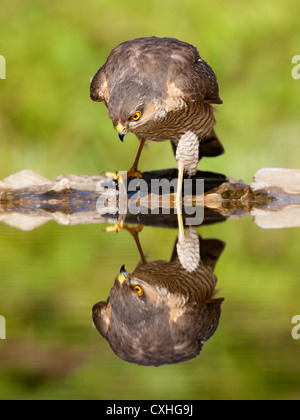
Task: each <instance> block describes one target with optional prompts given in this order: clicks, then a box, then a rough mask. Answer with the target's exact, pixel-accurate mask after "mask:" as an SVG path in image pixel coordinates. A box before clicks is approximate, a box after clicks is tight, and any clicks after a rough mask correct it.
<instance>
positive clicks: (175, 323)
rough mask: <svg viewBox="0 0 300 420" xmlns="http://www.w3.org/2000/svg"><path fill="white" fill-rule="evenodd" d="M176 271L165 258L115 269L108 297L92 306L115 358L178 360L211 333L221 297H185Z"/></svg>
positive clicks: (189, 354)
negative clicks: (113, 281)
mask: <svg viewBox="0 0 300 420" xmlns="http://www.w3.org/2000/svg"><path fill="white" fill-rule="evenodd" d="M169 267H170V270H169V271H171V272H170V273H169V272H168V268H169ZM179 271H180V268H179V264H178V263H177V262H174V263H169V262H167V261H154V262H152V263H151V262H150V263H147V264H146V265H140V264H139V265H138V266H137V268H136V269H135V270H134V272H133V273H128V272H127V271H126V270H125V267H124V266H122V267H121V270H120V273H119V275H118V276H117V278H116V280H115V283H114V285H113V287H112V289H111V291H110V294H109V298H108V300H107V301H106V302H99V303H97V304H96V305H95V306H94V308H93V321H94V325H95V327H96V328H97V330H98V331H99V332H100V333H101V335H102V336H103V337H104V338H105V339H106V340H107V341H108V342H109V344H110V346H111V348H112V350H113V351H114V353H115V354H116V355H117V356H118V357H120V358H121V359H123V360H126V361H128V362H131V363H137V364H139V365H152V366H153V365H154V366H159V365H162V364H166V363H168V364H173V363H179V362H183V361H185V360H189V359H191V358H193V357H196V356H197V355H198V354H199V353H200V352H201V350H202V347H203V345H204V343H205V342H206V341H207V340H208V339H209V338H210V337H211V336H212V335H213V334H214V333H215V331H216V329H217V327H218V323H219V318H220V315H221V305H222V302H223V299H222V298H221V299H215V298H214V297H213V296H209V297H207V298H205V299H201V296H200V295H201V294H202V293H201V292H200V293H199V300H198V299H195V297H194V298H192V297H191V299H189V297H188V294H189V285H188V284H186V285H185V283H186V279H185V277H182V278H180V279H178V278H177V277H178V273H179ZM211 276H213V274H212V272H211ZM192 284H193V286H192V289H193V290H192V292H191V293H194V292H195V284H194V283H193V282H192ZM185 286H186V287H187V290H186V291H185V290H184V289H185ZM186 294H187V295H186ZM212 294H213V291H212Z"/></svg>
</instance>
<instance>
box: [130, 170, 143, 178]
mask: <svg viewBox="0 0 300 420" xmlns="http://www.w3.org/2000/svg"><path fill="white" fill-rule="evenodd" d="M130 177H132V178H143V174H142V172H141V171H139V170H138V169H135V168H131V169H129V171H128V172H127V178H130Z"/></svg>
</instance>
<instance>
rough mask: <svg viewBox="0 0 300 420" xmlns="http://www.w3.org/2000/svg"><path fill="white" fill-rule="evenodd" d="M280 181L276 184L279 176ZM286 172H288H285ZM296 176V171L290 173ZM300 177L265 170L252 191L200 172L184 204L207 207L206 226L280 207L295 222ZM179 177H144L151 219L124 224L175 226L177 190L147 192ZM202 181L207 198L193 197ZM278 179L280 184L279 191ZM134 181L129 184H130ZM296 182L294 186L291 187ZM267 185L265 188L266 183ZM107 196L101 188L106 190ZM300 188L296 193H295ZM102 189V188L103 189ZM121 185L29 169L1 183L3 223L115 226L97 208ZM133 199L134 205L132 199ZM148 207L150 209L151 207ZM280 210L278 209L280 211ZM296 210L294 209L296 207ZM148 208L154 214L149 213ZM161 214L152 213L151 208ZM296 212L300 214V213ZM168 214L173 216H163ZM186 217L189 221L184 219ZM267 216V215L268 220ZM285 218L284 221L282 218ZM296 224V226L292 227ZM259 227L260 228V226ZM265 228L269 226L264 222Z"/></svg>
mask: <svg viewBox="0 0 300 420" xmlns="http://www.w3.org/2000/svg"><path fill="white" fill-rule="evenodd" d="M278 171H280V179H281V180H282V178H283V176H284V179H285V181H284V183H283V182H282V181H281V183H280V182H279V181H280V179H278V180H276V174H279V172H278ZM282 171H285V172H282ZM289 171H292V172H289ZM271 172H272V176H271V180H272V182H273V185H272V188H269V189H268V186H269V185H270V184H271V183H272V182H270V179H269V178H268V177H269V174H270V173H271ZM299 172H300V171H297V170H274V169H264V170H261V171H259V172H258V173H257V175H256V176H255V178H254V181H253V183H252V184H251V185H250V186H248V185H246V184H244V183H243V182H242V181H240V180H236V179H233V178H227V177H226V176H224V175H222V174H217V173H212V172H200V171H199V172H198V173H197V175H196V176H195V177H193V178H192V179H193V180H194V183H193V186H192V188H191V189H190V190H188V191H187V192H186V194H185V196H184V203H185V204H186V205H187V204H188V203H189V205H190V206H195V203H197V206H204V216H205V220H204V223H214V222H217V221H222V220H225V219H226V218H228V217H232V216H234V217H241V216H242V215H243V214H245V213H247V212H251V214H253V216H254V217H255V220H256V221H257V220H261V219H260V217H259V216H258V213H257V212H258V209H259V210H260V211H264V215H266V214H267V215H268V214H270V213H271V212H272V214H273V215H274V213H275V212H277V211H278V208H279V207H280V209H282V208H285V209H286V208H287V206H293V217H295V214H296V213H297V211H298V212H299V184H300V183H299V179H298V178H297V177H299ZM176 176H177V170H176V169H168V170H163V171H153V172H145V173H144V174H143V181H144V182H143V183H141V187H140V193H139V197H138V198H137V199H136V201H135V202H134V206H135V208H136V206H137V204H138V205H139V206H140V207H142V208H144V209H145V208H148V210H149V211H148V212H147V214H136V215H134V214H132V212H130V203H129V211H128V213H127V215H125V220H126V221H127V222H128V223H132V224H137V223H140V224H145V225H153V226H162V227H177V217H176V215H175V213H174V196H173V191H172V190H171V192H170V193H169V194H165V195H161V194H159V195H153V194H151V197H150V194H149V191H150V190H149V187H150V185H151V181H152V180H153V179H160V180H161V179H167V180H169V181H170V180H173V179H175V178H176ZM196 179H204V194H202V195H201V196H196V195H195V189H194V185H195V180H196ZM274 180H276V182H277V181H278V185H279V187H278V188H276V185H275V184H274ZM129 181H130V180H129ZM292 181H294V184H295V185H296V186H295V185H294V186H293V187H292V184H293V182H292ZM262 182H264V184H262ZM107 184H108V187H107V188H106V190H105V192H103V190H104V188H103V186H107ZM297 185H298V190H297ZM101 187H102V188H101ZM117 189H118V185H117V183H116V182H115V181H112V180H111V179H108V178H106V177H103V176H87V175H66V176H60V177H58V178H57V179H56V180H55V181H53V182H51V181H49V180H48V179H46V178H44V177H42V176H41V175H39V174H36V173H34V172H32V171H30V170H25V171H21V172H19V173H17V174H15V175H12V176H10V177H8V178H6V179H4V180H3V181H0V221H3V222H5V223H7V224H9V225H11V226H15V227H17V228H19V229H23V230H31V229H34V228H35V227H37V226H40V225H41V224H43V223H45V222H47V221H48V220H55V221H57V222H58V223H60V224H65V225H74V224H91V223H114V222H116V220H117V219H118V213H114V212H113V211H109V209H110V207H108V208H107V211H106V214H103V215H100V214H99V213H98V211H97V209H96V204H97V202H98V200H99V197H101V195H102V194H104V193H105V194H106V197H108V199H107V202H108V204H109V200H110V197H111V199H113V198H114V197H116V195H115V194H116V190H117ZM128 197H129V199H130V200H132V199H134V197H132V193H131V196H130V194H129V195H128ZM150 198H151V202H150ZM297 200H298V201H297ZM149 203H150V204H151V205H150V206H149ZM278 206H279V207H278ZM295 206H296V207H295ZM150 207H151V210H152V212H151V211H150ZM154 208H156V210H158V211H159V214H153V209H154ZM297 209H298V210H297ZM166 211H168V212H169V214H162V213H164V212H166ZM184 216H187V215H185V214H184ZM264 217H265V216H264ZM281 217H283V216H281ZM297 220H298V219H297V217H296V218H295V220H294V221H293V220H292V221H291V220H290V221H289V224H288V226H297V225H300V222H299V220H298V221H297ZM294 222H295V224H293V223H294ZM258 224H260V223H258ZM263 225H265V222H264V223H263ZM285 226H286V223H283V221H281V226H280V220H279V221H278V220H277V221H276V224H275V225H274V226H272V224H271V225H270V226H264V227H285Z"/></svg>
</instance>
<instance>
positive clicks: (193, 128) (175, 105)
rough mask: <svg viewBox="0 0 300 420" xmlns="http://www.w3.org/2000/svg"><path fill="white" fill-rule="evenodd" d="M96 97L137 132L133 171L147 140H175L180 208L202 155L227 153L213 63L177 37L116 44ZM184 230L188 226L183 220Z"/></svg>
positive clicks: (95, 84) (116, 120) (122, 127)
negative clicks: (218, 129) (186, 181)
mask: <svg viewBox="0 0 300 420" xmlns="http://www.w3.org/2000/svg"><path fill="white" fill-rule="evenodd" d="M90 91H91V98H92V99H93V100H94V101H98V102H102V101H103V102H104V103H105V105H106V106H107V108H108V115H109V117H110V119H111V120H112V122H113V124H114V127H115V128H116V129H117V131H118V133H119V137H120V139H121V140H123V138H124V136H125V134H126V133H127V132H131V133H134V134H135V135H136V136H137V137H138V139H139V141H140V147H139V150H138V153H137V156H136V159H135V161H134V164H133V166H132V168H131V169H130V170H129V172H128V176H136V177H141V173H140V172H139V171H138V170H137V167H138V162H139V159H140V155H141V152H142V149H143V146H144V144H145V141H146V140H152V141H164V140H170V141H171V143H172V146H173V149H174V152H175V154H176V160H177V163H178V170H179V176H178V186H177V195H176V197H177V207H178V213H180V211H179V210H180V209H179V206H180V197H181V188H182V182H183V173H184V172H186V173H187V174H188V175H195V173H196V172H197V166H198V162H199V159H201V157H202V156H218V155H220V154H222V153H223V152H224V149H223V146H222V144H221V143H220V141H219V139H218V138H217V136H216V134H215V132H214V129H213V127H214V125H215V122H216V121H215V117H214V111H215V109H214V107H213V105H212V104H221V103H222V100H221V99H220V97H219V85H218V82H217V78H216V76H215V74H214V72H213V70H212V68H211V67H210V66H209V65H208V64H207V63H206V62H205V61H204V60H203V59H202V58H201V57H200V55H199V52H198V50H197V48H195V47H194V46H193V45H191V44H188V43H186V42H182V41H179V40H177V39H174V38H157V37H151V38H139V39H134V40H131V41H126V42H123V43H122V44H120V45H118V46H117V47H116V48H114V49H113V50H112V51H111V53H110V54H109V56H108V59H107V61H106V63H105V64H104V65H103V66H102V67H101V68H100V69H99V70H98V72H97V73H96V74H95V76H94V78H93V81H92V83H91V88H90ZM179 226H180V229H181V235H182V236H183V225H182V223H181V220H180V219H179Z"/></svg>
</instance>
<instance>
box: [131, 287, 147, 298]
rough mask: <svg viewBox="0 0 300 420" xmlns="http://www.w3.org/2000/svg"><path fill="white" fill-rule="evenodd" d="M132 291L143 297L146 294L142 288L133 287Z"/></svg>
mask: <svg viewBox="0 0 300 420" xmlns="http://www.w3.org/2000/svg"><path fill="white" fill-rule="evenodd" d="M132 290H133V291H134V292H135V293H136V294H137V295H139V296H142V294H143V293H144V292H143V289H142V288H141V287H140V286H133V287H132Z"/></svg>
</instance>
